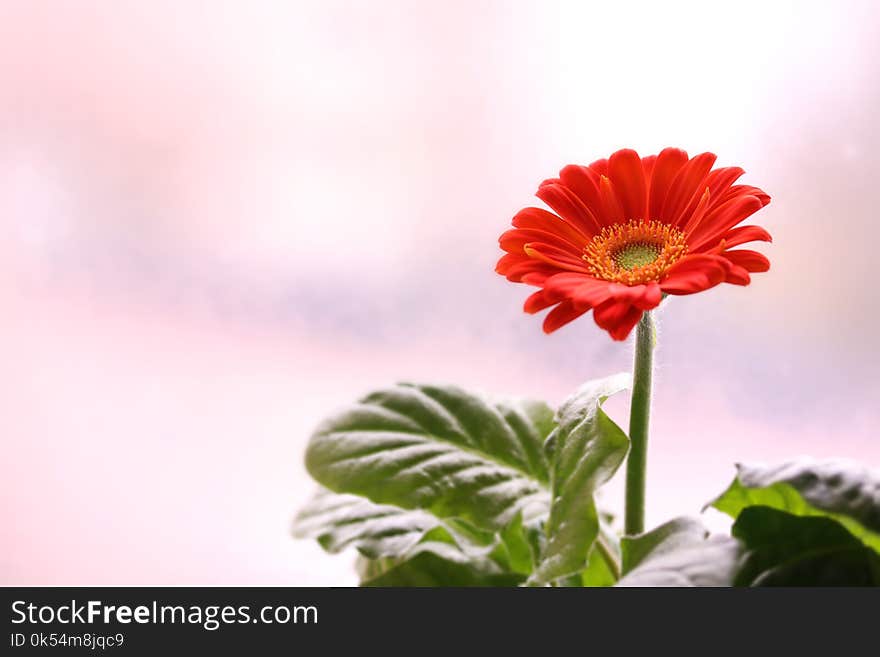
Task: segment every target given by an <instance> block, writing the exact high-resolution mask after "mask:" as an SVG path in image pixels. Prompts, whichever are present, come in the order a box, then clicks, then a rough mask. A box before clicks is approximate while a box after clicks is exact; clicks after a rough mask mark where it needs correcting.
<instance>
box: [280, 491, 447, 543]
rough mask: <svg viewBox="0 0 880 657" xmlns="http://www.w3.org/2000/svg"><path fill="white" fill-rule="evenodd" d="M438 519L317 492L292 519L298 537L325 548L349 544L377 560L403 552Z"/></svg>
mask: <svg viewBox="0 0 880 657" xmlns="http://www.w3.org/2000/svg"><path fill="white" fill-rule="evenodd" d="M438 526H440V520H438V519H437V518H436V517H434V516H432V515H431V514H430V513H425V512H424V511H418V510H415V511H412V510H406V509H401V508H399V507H394V506H388V505H378V504H373V503H372V502H370V501H369V500H365V499H364V498H362V497H358V496H356V495H337V494H335V493H332V492H330V491H327V490H321V491H319V492H318V493H317V494H316V495H315V496H314V497H313V498H312V500H311V501H310V502H309V503H308V504H307V505H306V506H305V507H304V508H303V509H302V510H301V511H300V512H299V514H298V515H297V517H296V518H295V519H294V527H293V534H294V536H296V537H297V538H314V539H317V541H318V543H319V544H320V545H321V547H323V548H324V549H325V550H327V551H328V552H331V553H337V552H341V551H342V550H345V549H346V548H349V547H354V548H357V550H358V551H359V552H360V553H361V554H363V555H364V556H366V557H369V558H371V559H378V558H382V557H396V556H399V555H401V554H405V553H406V552H407V551H408V550H409V549H410V548H412V547H413V546H414V545H415V544H416V543H418V542H419V541H420V540H421V539H422V537H423V536H424V535H425V533H426V532H428V531H429V530H431V529H433V528H434V527H438Z"/></svg>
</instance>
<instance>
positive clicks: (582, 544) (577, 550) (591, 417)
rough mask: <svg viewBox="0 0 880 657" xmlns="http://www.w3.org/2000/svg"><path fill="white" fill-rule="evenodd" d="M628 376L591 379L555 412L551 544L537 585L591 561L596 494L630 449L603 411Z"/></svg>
mask: <svg viewBox="0 0 880 657" xmlns="http://www.w3.org/2000/svg"><path fill="white" fill-rule="evenodd" d="M628 381H629V376H628V375H625V374H624V375H617V376H613V377H609V378H607V379H602V380H599V381H591V382H589V383H587V384H585V385H584V386H582V387H581V388H580V389H579V390H578V391H577V392H576V393H575V394H574V395H572V396H571V397H569V398H568V399H567V400H566V401H565V402H563V404H562V406H561V407H560V408H559V411H558V413H557V422H558V425H559V426H558V427H557V428H556V429H555V430H554V432H553V434H552V436H551V437H550V439H549V440H548V442H549V444H550V445H551V446H552V455H553V469H552V477H551V479H552V480H551V499H552V502H551V506H550V515H549V518H548V519H547V523H546V526H545V533H546V535H547V543H546V546H545V547H544V550H543V553H542V555H541V561H540V563H539V564H538V567H537V568H536V569H535V572H534V573H533V574H532V576H531V578H530V579H529V583H530V584H531V585H535V586H539V585H543V584H547V583H549V582H552V581H553V580H555V579H558V578H561V577H565V576H568V575H571V574H574V573H579V572H581V571H582V570H584V569H585V568H586V566H587V561H588V557H589V556H590V549H591V547H592V546H593V542H594V541H595V540H596V536H597V534H598V532H599V514H598V511H597V510H596V504H595V501H594V499H593V493H594V492H595V491H596V489H597V488H599V487H600V486H601V485H602V484H604V483H605V482H606V481H608V479H610V478H611V476H612V475H613V474H614V473H615V472H616V471H617V468H618V467H620V464H621V463H622V462H623V459H624V458H625V457H626V452H627V449H628V448H629V439H628V438H627V437H626V434H625V433H624V432H623V431H622V430H621V429H620V427H618V426H617V425H616V424H615V423H614V422H613V421H612V420H611V418H609V417H608V416H607V415H606V414H605V412H604V411H603V410H602V408H601V405H602V402H603V401H605V399H606V398H607V397H609V396H610V395H613V394H614V393H616V392H619V391H620V390H623V389H625V388H626V387H627V385H628Z"/></svg>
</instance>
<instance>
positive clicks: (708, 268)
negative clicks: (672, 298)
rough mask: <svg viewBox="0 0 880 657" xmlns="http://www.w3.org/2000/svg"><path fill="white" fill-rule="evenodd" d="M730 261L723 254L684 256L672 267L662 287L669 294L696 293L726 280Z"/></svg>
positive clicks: (661, 284) (661, 282) (661, 283)
mask: <svg viewBox="0 0 880 657" xmlns="http://www.w3.org/2000/svg"><path fill="white" fill-rule="evenodd" d="M729 266H730V265H729V263H728V262H727V261H725V259H724V258H722V257H721V256H714V255H706V254H697V255H690V256H686V257H684V258H682V259H681V260H679V261H678V262H676V263H675V264H674V265H672V267H670V269H669V272H668V273H667V275H666V278H664V279H663V280H662V281H660V289H662V290H663V291H664V292H666V293H667V294H694V293H695V292H702V291H703V290H708V289H709V288H710V287H714V286H716V285H718V284H719V283H721V282H722V281H724V279H725V277H726V276H727V270H728V268H729Z"/></svg>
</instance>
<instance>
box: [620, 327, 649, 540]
mask: <svg viewBox="0 0 880 657" xmlns="http://www.w3.org/2000/svg"><path fill="white" fill-rule="evenodd" d="M654 346H655V327H654V319H653V317H652V316H651V313H650V312H646V313H645V314H644V315H642V319H641V321H640V322H639V324H638V326H637V328H636V355H635V363H634V364H633V387H632V402H631V405H630V411H629V440H630V450H629V456H628V457H627V462H626V512H625V514H624V531H625V532H626V534H628V535H632V534H641V533H642V532H643V531H645V469H646V466H647V456H648V423H649V421H650V417H651V375H652V371H653V360H654Z"/></svg>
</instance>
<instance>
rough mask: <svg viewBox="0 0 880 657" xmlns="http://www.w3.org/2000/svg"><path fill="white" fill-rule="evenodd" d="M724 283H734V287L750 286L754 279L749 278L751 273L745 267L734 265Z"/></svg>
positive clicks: (731, 266)
mask: <svg viewBox="0 0 880 657" xmlns="http://www.w3.org/2000/svg"><path fill="white" fill-rule="evenodd" d="M724 282H725V283H732V284H733V285H748V284H749V283H751V282H752V277H751V276H749V272H747V271H746V270H745V269H744V268H743V267H740V266H739V265H733V264H732V265H730V267H729V268H728V270H727V277H726V278H725V279H724Z"/></svg>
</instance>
